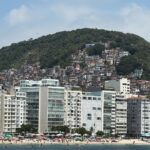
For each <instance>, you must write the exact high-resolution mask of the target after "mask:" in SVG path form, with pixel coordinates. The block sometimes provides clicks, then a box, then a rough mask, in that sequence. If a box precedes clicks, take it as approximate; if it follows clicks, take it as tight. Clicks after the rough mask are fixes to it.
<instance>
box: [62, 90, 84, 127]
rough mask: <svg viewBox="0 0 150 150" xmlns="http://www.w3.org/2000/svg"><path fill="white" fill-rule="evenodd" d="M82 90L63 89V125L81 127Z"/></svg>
mask: <svg viewBox="0 0 150 150" xmlns="http://www.w3.org/2000/svg"><path fill="white" fill-rule="evenodd" d="M81 101H82V91H74V90H65V100H64V110H65V117H64V121H65V125H67V126H69V128H70V129H74V128H79V127H81Z"/></svg>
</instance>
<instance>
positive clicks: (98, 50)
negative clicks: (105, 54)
mask: <svg viewBox="0 0 150 150" xmlns="http://www.w3.org/2000/svg"><path fill="white" fill-rule="evenodd" d="M104 49H105V47H104V45H102V44H96V45H94V46H92V47H90V48H88V55H90V56H92V55H100V56H101V55H102V51H103V50H104Z"/></svg>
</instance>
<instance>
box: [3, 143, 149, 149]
mask: <svg viewBox="0 0 150 150" xmlns="http://www.w3.org/2000/svg"><path fill="white" fill-rule="evenodd" d="M3 149H5V150H150V145H4V144H3V145H0V150H3Z"/></svg>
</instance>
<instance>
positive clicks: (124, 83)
mask: <svg viewBox="0 0 150 150" xmlns="http://www.w3.org/2000/svg"><path fill="white" fill-rule="evenodd" d="M105 89H114V90H115V91H116V92H118V93H120V94H130V80H128V79H127V78H122V79H119V80H108V81H105Z"/></svg>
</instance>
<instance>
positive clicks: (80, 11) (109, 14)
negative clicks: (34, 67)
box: [0, 0, 150, 47]
mask: <svg viewBox="0 0 150 150" xmlns="http://www.w3.org/2000/svg"><path fill="white" fill-rule="evenodd" d="M87 27H88V28H98V29H107V30H113V31H122V32H124V33H127V32H128V33H134V34H137V35H139V36H141V37H143V38H145V39H146V40H147V41H150V0H0V47H3V46H7V45H10V44H11V43H16V42H19V41H23V40H28V39H30V38H33V39H35V38H38V37H40V36H43V35H48V34H53V33H55V32H59V31H64V30H65V31H70V30H74V29H78V28H87Z"/></svg>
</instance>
